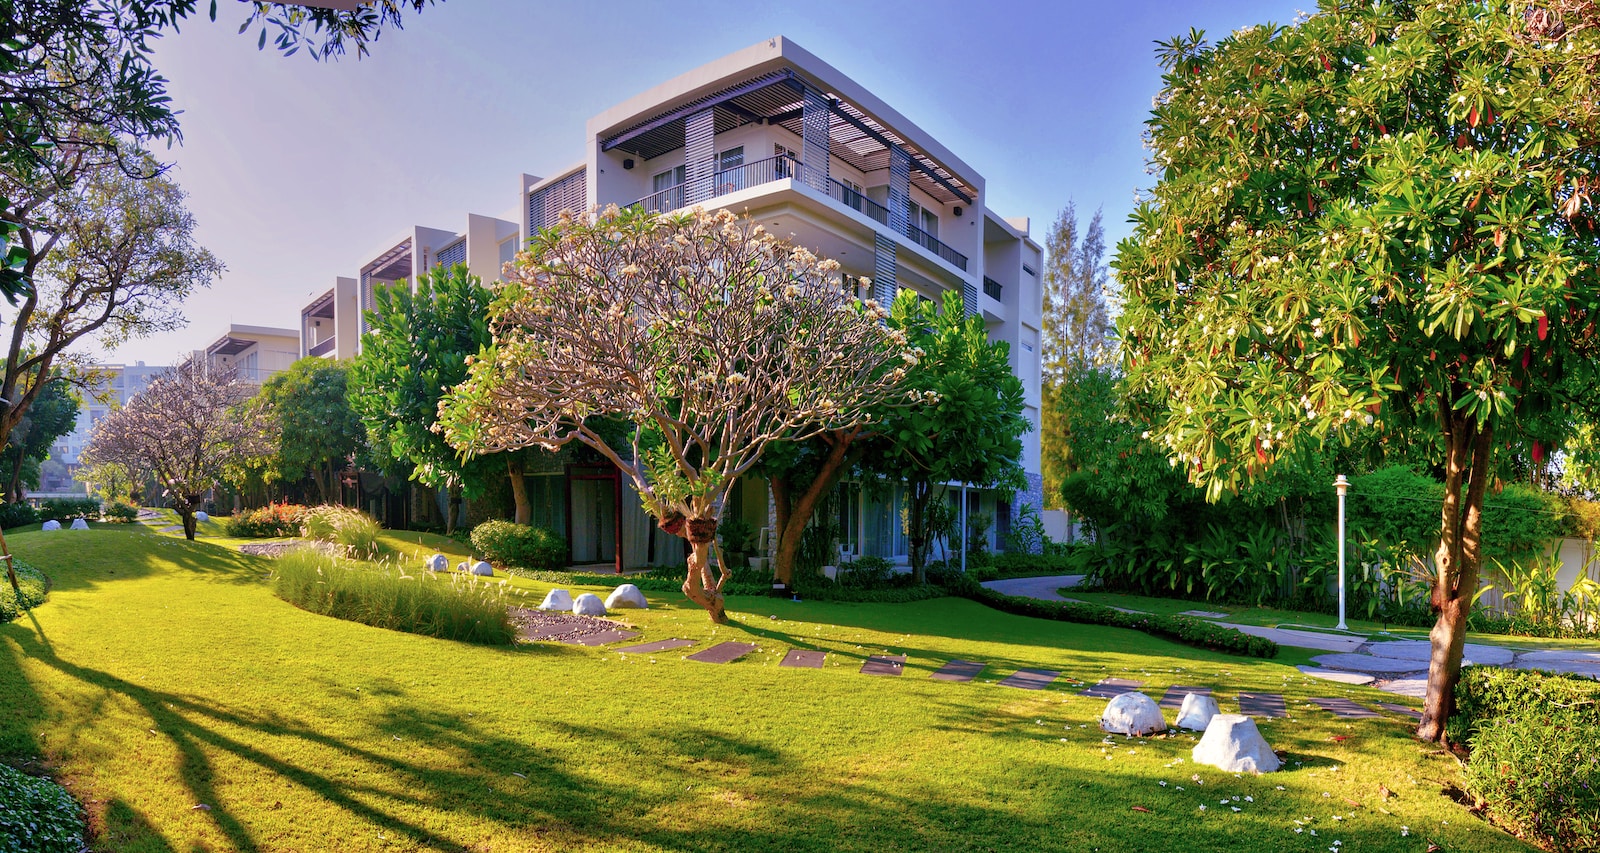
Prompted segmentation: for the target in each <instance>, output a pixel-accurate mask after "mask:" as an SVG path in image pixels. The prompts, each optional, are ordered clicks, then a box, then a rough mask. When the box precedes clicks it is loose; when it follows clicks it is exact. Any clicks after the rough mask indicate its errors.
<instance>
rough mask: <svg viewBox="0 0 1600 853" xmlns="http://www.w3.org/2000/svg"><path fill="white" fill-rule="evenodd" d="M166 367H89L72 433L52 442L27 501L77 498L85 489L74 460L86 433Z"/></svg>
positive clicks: (111, 365) (141, 363)
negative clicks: (47, 457)
mask: <svg viewBox="0 0 1600 853" xmlns="http://www.w3.org/2000/svg"><path fill="white" fill-rule="evenodd" d="M171 369H172V368H171V367H168V366H166V365H156V366H150V365H146V364H145V363H144V362H142V361H139V362H135V363H133V364H96V365H93V366H92V367H91V368H90V371H91V373H90V376H91V379H90V387H89V389H88V390H85V391H82V392H80V393H81V395H82V398H83V399H82V405H81V406H79V408H78V420H77V423H75V424H74V425H73V428H72V432H70V433H67V434H66V435H64V436H62V437H61V438H59V439H57V440H56V443H55V444H53V445H51V447H50V458H49V459H47V460H45V463H44V464H43V465H41V466H40V469H39V489H38V490H37V491H33V492H29V493H28V496H29V497H30V498H58V497H74V498H81V497H83V496H84V495H85V494H87V493H88V487H87V486H86V485H85V484H83V483H81V482H79V481H78V480H77V479H75V477H74V475H75V474H76V473H77V470H78V464H79V462H78V457H79V455H80V454H82V453H83V449H84V448H85V447H87V446H88V444H89V433H90V432H91V431H92V430H93V429H94V426H95V424H97V423H99V422H100V419H101V418H104V417H105V416H106V414H107V413H108V412H110V411H111V409H112V408H113V407H119V406H125V405H127V404H128V400H129V399H130V398H132V397H133V395H135V394H137V393H139V392H140V391H143V390H144V388H145V386H147V385H149V384H150V381H151V380H153V379H155V378H156V377H157V376H160V375H161V374H163V373H166V372H167V371H169V370H171Z"/></svg>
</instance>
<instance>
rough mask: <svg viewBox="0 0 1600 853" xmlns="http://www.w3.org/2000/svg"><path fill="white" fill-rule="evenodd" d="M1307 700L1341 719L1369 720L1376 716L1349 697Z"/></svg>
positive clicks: (1373, 712)
mask: <svg viewBox="0 0 1600 853" xmlns="http://www.w3.org/2000/svg"><path fill="white" fill-rule="evenodd" d="M1307 701H1309V702H1310V703H1311V704H1313V705H1315V706H1317V707H1318V708H1321V709H1322V710H1324V711H1327V712H1328V713H1330V714H1332V715H1334V716H1335V717H1338V718H1339V719H1341V720H1371V719H1375V718H1377V716H1378V714H1377V713H1376V712H1375V711H1373V710H1372V709H1370V708H1363V707H1362V706H1360V705H1357V704H1356V703H1354V702H1351V701H1350V700H1349V699H1338V698H1333V699H1309V700H1307Z"/></svg>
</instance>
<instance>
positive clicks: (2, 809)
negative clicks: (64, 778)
mask: <svg viewBox="0 0 1600 853" xmlns="http://www.w3.org/2000/svg"><path fill="white" fill-rule="evenodd" d="M83 849H84V846H83V810H82V809H80V808H79V807H78V802H77V801H76V800H74V799H72V795H71V794H69V793H67V789H65V788H63V787H61V786H60V785H57V784H56V783H55V782H52V781H50V780H49V779H41V778H37V777H34V776H29V775H28V774H26V773H23V772H21V771H19V770H13V769H12V768H10V767H8V766H6V765H4V764H0V851H7V853H9V851H13V850H15V851H29V853H58V851H59V853H77V851H79V850H83Z"/></svg>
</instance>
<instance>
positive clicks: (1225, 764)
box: [1192, 714, 1282, 773]
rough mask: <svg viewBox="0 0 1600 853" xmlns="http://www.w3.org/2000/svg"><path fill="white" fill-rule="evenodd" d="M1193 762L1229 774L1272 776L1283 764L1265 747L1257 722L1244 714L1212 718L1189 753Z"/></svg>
mask: <svg viewBox="0 0 1600 853" xmlns="http://www.w3.org/2000/svg"><path fill="white" fill-rule="evenodd" d="M1192 757H1193V759H1194V763H1196V764H1209V765H1211V766H1212V767H1220V768H1222V769H1223V770H1226V771H1228V772H1229V773H1271V772H1272V771H1274V770H1277V769H1278V768H1279V767H1280V766H1281V765H1282V762H1280V761H1279V760H1278V756H1277V755H1276V754H1274V753H1273V751H1272V747H1270V746H1268V745H1267V740H1266V738H1263V737H1262V736H1261V730H1260V729H1258V728H1256V721H1255V720H1252V719H1250V718H1249V717H1246V716H1245V715H1243V714H1218V715H1216V716H1215V717H1212V718H1211V724H1210V725H1208V726H1206V733H1205V734H1203V735H1201V736H1200V742H1199V743H1198V744H1195V747H1194V752H1193V753H1192Z"/></svg>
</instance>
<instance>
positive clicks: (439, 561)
mask: <svg viewBox="0 0 1600 853" xmlns="http://www.w3.org/2000/svg"><path fill="white" fill-rule="evenodd" d="M422 567H423V568H425V569H427V570H428V571H430V572H448V571H450V558H449V557H446V556H445V555H443V554H434V555H433V556H432V557H428V558H426V559H424V560H423V561H422Z"/></svg>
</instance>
